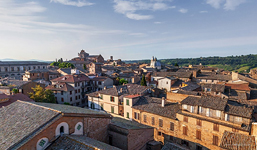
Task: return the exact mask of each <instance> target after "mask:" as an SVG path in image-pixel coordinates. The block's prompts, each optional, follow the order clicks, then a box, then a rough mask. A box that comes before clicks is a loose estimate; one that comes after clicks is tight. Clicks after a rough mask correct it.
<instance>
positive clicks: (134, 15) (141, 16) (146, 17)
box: [126, 13, 153, 20]
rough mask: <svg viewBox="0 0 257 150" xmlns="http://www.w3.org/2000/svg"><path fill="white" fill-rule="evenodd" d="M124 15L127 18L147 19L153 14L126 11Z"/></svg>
mask: <svg viewBox="0 0 257 150" xmlns="http://www.w3.org/2000/svg"><path fill="white" fill-rule="evenodd" d="M126 16H127V17H128V18H129V19H133V20H149V19H152V18H153V16H151V15H140V14H133V13H127V14H126Z"/></svg>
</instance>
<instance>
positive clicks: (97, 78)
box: [92, 76, 108, 81]
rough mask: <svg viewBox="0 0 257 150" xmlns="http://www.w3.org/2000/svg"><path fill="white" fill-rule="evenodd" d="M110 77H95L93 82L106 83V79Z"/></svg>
mask: <svg viewBox="0 0 257 150" xmlns="http://www.w3.org/2000/svg"><path fill="white" fill-rule="evenodd" d="M107 78H108V77H103V76H102V77H95V78H93V79H92V80H93V81H105V80H106V79H107Z"/></svg>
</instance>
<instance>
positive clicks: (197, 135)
mask: <svg viewBox="0 0 257 150" xmlns="http://www.w3.org/2000/svg"><path fill="white" fill-rule="evenodd" d="M196 139H198V140H201V131H200V130H196Z"/></svg>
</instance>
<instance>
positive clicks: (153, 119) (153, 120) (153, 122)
mask: <svg viewBox="0 0 257 150" xmlns="http://www.w3.org/2000/svg"><path fill="white" fill-rule="evenodd" d="M152 125H155V118H154V117H152Z"/></svg>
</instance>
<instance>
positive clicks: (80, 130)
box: [73, 122, 83, 135]
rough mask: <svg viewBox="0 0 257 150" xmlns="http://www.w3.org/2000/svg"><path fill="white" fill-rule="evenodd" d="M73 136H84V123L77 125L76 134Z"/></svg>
mask: <svg viewBox="0 0 257 150" xmlns="http://www.w3.org/2000/svg"><path fill="white" fill-rule="evenodd" d="M73 135H83V123H82V122H78V123H77V124H76V125H75V132H74V133H73Z"/></svg>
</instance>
